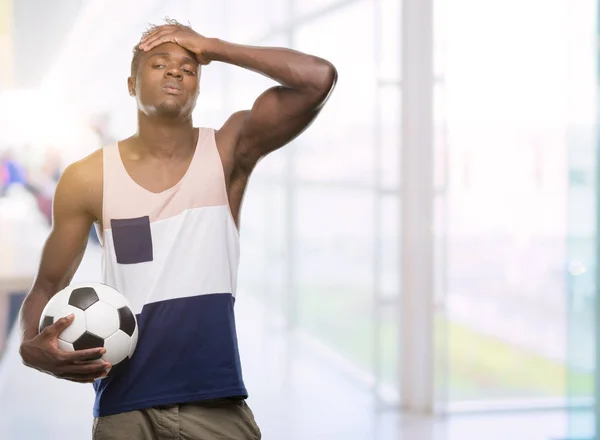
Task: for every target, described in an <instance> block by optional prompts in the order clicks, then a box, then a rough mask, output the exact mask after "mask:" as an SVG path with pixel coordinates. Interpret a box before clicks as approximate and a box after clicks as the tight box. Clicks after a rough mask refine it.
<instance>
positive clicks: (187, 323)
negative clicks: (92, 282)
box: [94, 128, 247, 417]
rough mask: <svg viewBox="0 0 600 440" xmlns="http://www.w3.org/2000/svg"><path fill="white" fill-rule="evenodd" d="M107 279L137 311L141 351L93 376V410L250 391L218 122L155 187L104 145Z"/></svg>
mask: <svg viewBox="0 0 600 440" xmlns="http://www.w3.org/2000/svg"><path fill="white" fill-rule="evenodd" d="M103 159H104V165H103V166H104V181H103V213H102V215H103V221H102V223H103V231H101V237H102V238H101V239H102V279H103V282H104V283H105V284H107V285H109V286H112V287H114V288H115V289H117V290H118V291H119V292H121V293H122V294H124V295H125V296H126V297H127V298H128V300H129V302H130V304H131V307H132V310H133V312H134V313H135V314H136V317H137V320H138V342H137V347H136V350H135V352H134V353H133V355H132V357H131V358H130V359H128V360H127V362H125V363H121V364H119V365H118V366H117V367H116V368H115V371H114V372H111V375H110V376H109V377H108V378H105V379H102V380H97V381H95V382H94V389H95V390H96V399H95V404H94V416H95V417H100V416H105V415H110V414H117V413H121V412H126V411H132V410H136V409H143V408H149V407H154V406H160V405H170V404H181V403H187V402H193V401H202V400H210V399H216V398H224V397H241V398H246V397H247V392H246V388H245V386H244V382H243V378H242V371H241V365H240V358H239V352H238V344H237V335H236V327H235V318H234V302H235V294H236V285H237V271H238V262H239V236H238V231H237V228H236V225H235V223H234V221H233V217H232V215H231V210H230V207H229V201H228V197H227V190H226V186H225V177H224V171H223V165H222V162H221V158H220V156H219V152H218V150H217V146H216V142H215V132H214V130H213V129H207V128H200V129H199V136H198V143H197V145H196V150H195V152H194V155H193V157H192V160H191V162H190V164H189V167H188V170H187V171H186V173H185V174H184V176H183V177H182V178H181V180H180V181H179V182H178V183H177V184H176V185H174V186H173V187H171V188H169V189H167V190H165V191H162V192H160V193H153V192H151V191H148V190H146V189H144V188H143V187H141V186H140V185H138V184H137V183H136V182H135V181H134V180H133V179H132V178H131V176H130V175H129V174H128V172H127V170H126V169H125V166H124V164H123V162H122V160H121V156H120V153H119V148H118V143H115V144H112V145H109V146H107V147H105V148H104V149H103Z"/></svg>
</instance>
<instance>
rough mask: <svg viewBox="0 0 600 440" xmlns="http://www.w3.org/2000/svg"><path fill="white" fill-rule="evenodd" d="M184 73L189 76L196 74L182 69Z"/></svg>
mask: <svg viewBox="0 0 600 440" xmlns="http://www.w3.org/2000/svg"><path fill="white" fill-rule="evenodd" d="M181 70H182V72H183V73H185V74H187V75H193V74H194V72H192V71H191V70H188V69H181Z"/></svg>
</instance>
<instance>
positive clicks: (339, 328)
mask: <svg viewBox="0 0 600 440" xmlns="http://www.w3.org/2000/svg"><path fill="white" fill-rule="evenodd" d="M374 209H375V206H374V197H373V194H372V192H371V191H360V190H350V189H331V188H326V187H317V186H315V187H299V188H297V194H296V199H295V215H296V219H295V223H296V228H295V231H296V232H295V242H294V247H295V252H296V257H295V261H296V268H295V272H296V280H297V287H296V292H297V295H298V299H297V301H298V304H299V320H300V326H301V327H302V328H303V329H304V330H306V331H308V332H309V333H310V334H312V335H313V336H314V337H316V338H318V339H319V340H320V341H321V342H323V343H325V344H327V345H329V346H330V347H332V348H333V349H334V350H335V351H337V352H340V353H342V354H343V355H345V357H347V358H348V359H350V360H351V361H353V362H354V363H355V364H357V365H359V366H361V367H362V368H365V369H369V370H370V369H371V365H372V348H371V346H372V334H373V333H372V332H373V322H372V314H371V313H369V312H368V310H371V307H372V290H373V240H374V236H373V233H374V229H373V226H374V225H373V215H372V213H373V212H374Z"/></svg>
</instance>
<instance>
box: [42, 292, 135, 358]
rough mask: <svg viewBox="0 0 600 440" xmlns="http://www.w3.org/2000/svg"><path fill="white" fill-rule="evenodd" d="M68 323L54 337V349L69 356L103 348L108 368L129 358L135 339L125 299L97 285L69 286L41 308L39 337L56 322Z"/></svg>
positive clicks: (132, 316) (130, 312)
mask: <svg viewBox="0 0 600 440" xmlns="http://www.w3.org/2000/svg"><path fill="white" fill-rule="evenodd" d="M71 314H73V315H74V319H73V321H72V323H71V324H70V325H69V326H68V327H67V328H65V329H64V330H62V331H61V332H60V334H59V335H58V348H59V349H60V350H64V351H68V352H73V351H78V350H86V349H90V348H100V347H104V349H105V350H106V352H105V353H104V354H103V355H102V358H101V359H102V360H104V361H106V362H108V363H110V364H111V365H112V367H115V366H117V365H119V364H120V363H121V362H123V361H125V360H127V359H128V358H131V356H132V355H133V352H134V351H135V348H136V345H137V339H138V327H137V320H136V318H135V315H134V314H133V312H132V311H131V308H130V305H129V301H128V300H127V298H125V296H123V295H122V294H121V293H119V292H118V291H117V290H115V289H113V288H112V287H110V286H107V285H105V284H100V283H85V284H77V285H71V286H68V287H67V288H65V289H63V290H61V291H60V292H58V293H57V294H56V295H54V296H53V297H52V298H51V299H50V301H49V302H48V304H47V305H46V307H45V308H44V310H43V312H42V315H41V318H40V324H39V330H40V333H41V332H42V331H43V330H44V328H46V327H48V326H50V325H52V324H54V323H55V322H56V321H58V320H59V319H60V318H63V317H66V316H69V315H71Z"/></svg>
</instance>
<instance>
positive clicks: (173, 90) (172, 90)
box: [162, 83, 181, 95]
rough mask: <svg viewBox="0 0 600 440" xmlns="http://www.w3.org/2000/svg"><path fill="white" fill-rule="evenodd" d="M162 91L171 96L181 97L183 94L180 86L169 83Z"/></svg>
mask: <svg viewBox="0 0 600 440" xmlns="http://www.w3.org/2000/svg"><path fill="white" fill-rule="evenodd" d="M162 89H163V90H164V91H165V92H166V93H169V94H171V95H180V94H181V87H180V86H179V85H178V84H174V83H167V84H165V85H164V86H163V88H162Z"/></svg>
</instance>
